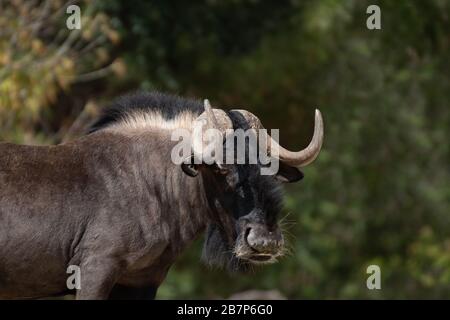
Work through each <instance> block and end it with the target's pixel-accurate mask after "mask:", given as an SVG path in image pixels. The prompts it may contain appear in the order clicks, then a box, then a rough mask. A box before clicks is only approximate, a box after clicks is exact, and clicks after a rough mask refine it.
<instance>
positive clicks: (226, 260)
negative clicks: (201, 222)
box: [202, 223, 250, 273]
mask: <svg viewBox="0 0 450 320" xmlns="http://www.w3.org/2000/svg"><path fill="white" fill-rule="evenodd" d="M202 260H203V262H204V263H205V264H206V265H208V266H211V267H219V268H226V269H227V270H228V271H229V272H231V273H236V272H246V271H248V270H249V267H250V266H249V263H248V262H247V261H244V260H241V259H238V258H236V256H235V255H234V253H233V249H232V247H230V245H228V243H227V240H226V236H225V235H224V234H223V231H222V229H221V228H220V226H218V225H217V224H215V223H210V224H209V225H208V228H207V230H206V239H205V243H204V244H203V252H202Z"/></svg>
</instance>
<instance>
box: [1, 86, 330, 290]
mask: <svg viewBox="0 0 450 320" xmlns="http://www.w3.org/2000/svg"><path fill="white" fill-rule="evenodd" d="M196 119H197V120H198V119H204V120H206V124H207V126H209V127H210V128H211V127H218V126H219V127H220V126H222V128H218V129H220V130H223V129H226V128H225V127H228V129H230V128H234V129H236V128H243V129H249V128H250V129H251V128H253V129H255V128H261V127H262V126H261V123H260V122H259V120H258V118H256V116H254V115H253V114H251V113H249V112H247V111H244V110H231V111H223V110H221V109H212V108H210V107H209V106H208V105H205V106H203V104H202V103H200V102H198V101H195V100H189V99H184V98H179V97H175V96H170V95H164V94H159V93H148V94H136V95H131V96H127V97H124V98H121V99H118V100H117V102H116V103H115V104H113V106H111V107H110V108H108V109H106V111H104V114H103V115H102V116H101V117H100V118H99V119H98V121H97V122H96V123H95V124H94V125H93V127H92V129H91V132H90V133H89V134H88V135H86V136H84V137H81V138H79V139H77V140H74V141H72V142H68V143H64V144H60V145H55V146H25V145H15V144H10V143H2V144H0V298H37V297H45V296H51V295H58V294H61V293H64V292H65V291H66V289H67V286H66V280H67V277H68V276H69V275H68V274H67V268H68V267H69V266H79V268H80V269H79V270H80V275H81V287H80V288H77V290H76V297H77V299H107V298H122V299H128V298H135V299H136V298H137V299H145V298H153V297H154V295H155V293H156V290H157V288H158V286H159V285H160V284H161V282H162V281H163V280H164V278H165V276H166V274H167V271H168V269H169V267H170V266H171V265H172V264H173V263H174V261H175V259H176V258H177V257H178V256H179V255H180V253H181V252H182V251H183V250H184V249H185V248H186V247H187V246H188V245H189V244H190V243H191V242H192V241H193V240H194V239H195V238H196V237H198V236H199V235H200V234H201V233H202V232H203V231H204V230H206V240H205V245H204V252H203V258H204V260H205V261H206V262H207V263H209V264H217V265H222V266H226V267H228V268H229V269H232V270H239V269H245V268H246V267H248V266H249V265H250V264H257V263H268V262H273V261H275V260H276V258H277V257H278V256H280V255H281V254H282V252H283V246H284V243H283V242H284V241H283V236H282V234H281V232H280V230H279V227H278V226H277V215H278V214H279V212H280V210H281V200H282V197H281V194H280V184H281V182H280V181H284V182H293V181H298V180H300V179H301V178H302V177H303V175H302V173H301V172H300V171H299V170H298V167H302V166H304V165H306V164H309V163H310V162H311V161H313V160H314V159H315V158H316V156H317V155H318V153H319V150H320V148H321V145H322V139H323V122H322V118H321V115H320V112H318V111H317V112H316V119H315V121H316V122H315V130H314V136H313V138H312V141H311V143H310V145H309V146H308V147H307V148H305V149H304V150H302V151H298V152H291V151H288V150H286V149H284V148H282V147H279V153H278V158H277V159H279V160H280V162H279V163H280V164H279V170H278V172H277V174H276V175H274V176H268V175H261V174H260V170H261V164H259V163H257V164H248V163H244V164H236V165H233V164H228V163H227V164H223V163H222V164H220V163H212V164H205V163H200V164H198V163H197V164H194V163H193V162H191V163H188V162H186V163H183V164H181V165H176V164H174V163H173V162H172V161H171V150H172V149H173V147H174V145H175V143H176V142H174V141H172V139H171V134H170V132H171V131H173V130H174V129H176V128H186V129H187V130H190V129H191V128H192V124H193V122H194V121H196ZM269 140H270V139H269ZM269 142H270V143H272V145H275V144H276V142H275V141H269Z"/></svg>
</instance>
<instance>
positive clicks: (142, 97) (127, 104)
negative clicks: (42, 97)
mask: <svg viewBox="0 0 450 320" xmlns="http://www.w3.org/2000/svg"><path fill="white" fill-rule="evenodd" d="M203 110H204V108H203V105H202V103H201V102H200V101H199V100H194V99H187V98H182V97H179V96H176V95H170V94H165V93H160V92H137V93H133V94H128V95H125V96H122V97H120V98H118V99H116V100H115V101H114V102H113V103H112V104H111V105H110V106H109V107H107V108H105V109H104V110H103V112H102V114H101V116H100V117H99V118H98V119H97V121H95V122H94V124H93V125H92V126H91V127H90V129H89V133H92V132H95V131H98V130H101V129H104V128H106V127H108V126H110V125H112V124H114V123H117V122H119V121H121V120H123V119H124V118H126V117H127V116H132V115H133V114H137V113H141V114H146V113H148V114H152V113H158V114H160V115H161V116H162V117H163V118H164V119H165V120H172V119H174V118H176V117H177V116H179V115H180V114H182V113H192V114H193V115H199V114H200V113H202V112H203Z"/></svg>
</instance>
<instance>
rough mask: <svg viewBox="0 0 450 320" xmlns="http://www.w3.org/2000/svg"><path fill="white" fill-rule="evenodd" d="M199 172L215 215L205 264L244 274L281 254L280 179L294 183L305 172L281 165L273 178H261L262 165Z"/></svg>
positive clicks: (226, 166)
mask: <svg viewBox="0 0 450 320" xmlns="http://www.w3.org/2000/svg"><path fill="white" fill-rule="evenodd" d="M197 170H199V171H200V172H201V175H202V178H203V181H204V185H205V192H206V196H207V199H208V201H209V206H210V208H212V211H213V217H212V223H211V224H210V225H209V228H208V232H207V237H206V240H205V246H204V253H203V257H204V260H206V262H207V263H209V264H219V265H228V267H229V268H230V269H232V270H237V269H241V270H242V269H245V268H246V267H247V266H248V264H249V263H252V264H262V263H271V262H275V261H276V260H277V258H279V257H280V256H282V255H283V253H284V251H285V250H284V238H283V235H282V232H281V231H280V228H279V226H278V218H279V215H280V212H281V209H282V193H281V182H280V181H284V182H294V181H298V180H300V179H301V178H302V177H303V174H302V173H301V172H300V171H299V170H298V169H296V168H292V167H289V166H286V165H284V164H280V169H279V171H278V174H277V175H275V176H266V175H261V165H260V164H241V165H239V164H237V165H234V164H220V165H219V164H212V165H200V166H198V167H197Z"/></svg>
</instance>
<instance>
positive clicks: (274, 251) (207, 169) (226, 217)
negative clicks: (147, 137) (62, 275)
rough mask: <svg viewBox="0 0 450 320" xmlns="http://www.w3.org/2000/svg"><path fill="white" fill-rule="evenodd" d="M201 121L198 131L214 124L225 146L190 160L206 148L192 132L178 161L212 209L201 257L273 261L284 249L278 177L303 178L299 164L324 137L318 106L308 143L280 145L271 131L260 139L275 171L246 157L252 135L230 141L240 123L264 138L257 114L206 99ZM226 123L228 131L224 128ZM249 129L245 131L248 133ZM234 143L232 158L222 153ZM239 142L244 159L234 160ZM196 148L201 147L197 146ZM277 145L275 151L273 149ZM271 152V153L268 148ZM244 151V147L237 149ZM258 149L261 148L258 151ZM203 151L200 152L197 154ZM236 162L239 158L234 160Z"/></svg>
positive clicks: (240, 266) (241, 264) (241, 266)
mask: <svg viewBox="0 0 450 320" xmlns="http://www.w3.org/2000/svg"><path fill="white" fill-rule="evenodd" d="M197 120H198V121H202V126H203V128H202V131H201V133H202V134H203V136H202V137H204V136H205V135H204V133H205V131H206V130H207V129H218V130H219V132H221V133H223V135H220V136H219V137H220V139H222V137H223V140H220V144H221V147H222V148H223V158H222V159H223V161H212V162H211V161H210V162H208V163H209V164H208V163H205V162H198V161H197V162H196V164H195V163H194V160H195V157H196V153H197V156H198V153H202V152H203V153H204V152H205V150H207V149H208V148H207V147H206V146H205V142H204V140H202V137H201V138H198V137H196V136H195V134H194V136H193V141H192V146H193V154H192V156H191V157H190V159H189V161H187V162H186V163H184V164H182V168H183V171H184V172H185V173H186V174H188V175H190V176H193V177H196V176H197V175H198V174H199V177H197V178H200V177H201V178H202V179H203V182H204V186H205V191H206V196H207V199H208V202H209V206H210V208H211V211H212V217H211V218H212V220H211V221H212V222H211V223H210V224H209V225H208V230H207V236H206V240H205V245H204V251H203V258H204V260H205V261H206V262H207V263H208V264H212V265H226V266H228V268H229V269H231V270H245V269H246V268H247V267H248V266H249V265H250V264H262V263H271V262H275V261H276V260H277V258H278V257H280V256H282V255H283V253H284V252H285V249H284V238H283V234H282V232H281V230H280V227H279V225H278V218H279V214H280V211H281V209H282V193H281V184H282V182H296V181H299V180H301V179H302V178H303V174H302V172H301V171H300V170H299V169H298V168H300V167H303V166H305V165H307V164H309V163H311V162H312V161H313V160H314V159H315V158H316V157H317V155H318V153H319V151H320V148H321V146H322V140H323V121H322V117H321V114H320V112H319V111H318V110H317V111H316V118H315V129H314V136H313V138H312V141H311V143H310V145H309V146H308V147H307V148H305V149H304V150H301V151H299V152H292V151H289V150H287V149H284V148H283V147H281V146H279V145H278V143H277V142H276V141H275V140H274V139H272V138H271V137H270V136H265V137H264V138H267V141H266V142H265V144H262V146H264V148H267V151H269V152H268V154H269V155H270V156H271V157H272V160H275V161H278V160H279V163H278V170H277V171H276V172H274V173H275V174H273V175H263V174H261V173H262V170H263V169H264V168H265V167H266V165H264V164H263V163H262V161H261V159H259V157H258V158H257V161H256V162H253V163H252V162H251V161H249V160H250V158H249V155H251V154H252V151H255V150H254V149H255V148H256V149H257V148H258V146H259V148H261V145H259V144H257V145H255V143H254V141H255V140H252V139H251V138H249V139H244V144H239V143H232V144H228V142H229V141H230V139H235V138H236V136H235V135H230V133H229V131H230V129H232V130H234V132H236V131H237V130H238V129H242V130H244V131H246V132H250V135H251V134H254V135H255V136H257V138H260V139H261V138H262V134H260V129H263V127H262V125H261V123H260V121H259V119H258V118H257V117H256V116H255V115H253V114H252V113H250V112H248V111H245V110H231V111H229V112H225V111H223V110H220V109H212V108H211V107H210V106H209V102H208V101H207V100H206V101H205V111H204V112H203V113H202V114H201V115H200V116H199V117H198V118H197ZM227 129H228V131H227ZM250 135H249V136H250ZM230 145H231V148H233V150H232V151H233V155H234V157H233V159H234V160H235V161H234V162H233V163H230V161H229V160H226V159H225V158H226V155H227V153H228V152H229V151H230ZM237 148H244V149H245V152H244V153H243V154H244V161H241V162H238V161H237V156H236V155H237V154H239V151H238V150H237ZM198 150H200V151H198ZM273 150H276V152H273ZM271 152H272V153H271ZM241 154H242V153H241ZM258 154H259V153H258ZM201 156H202V154H200V158H201ZM236 162H238V163H236Z"/></svg>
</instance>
